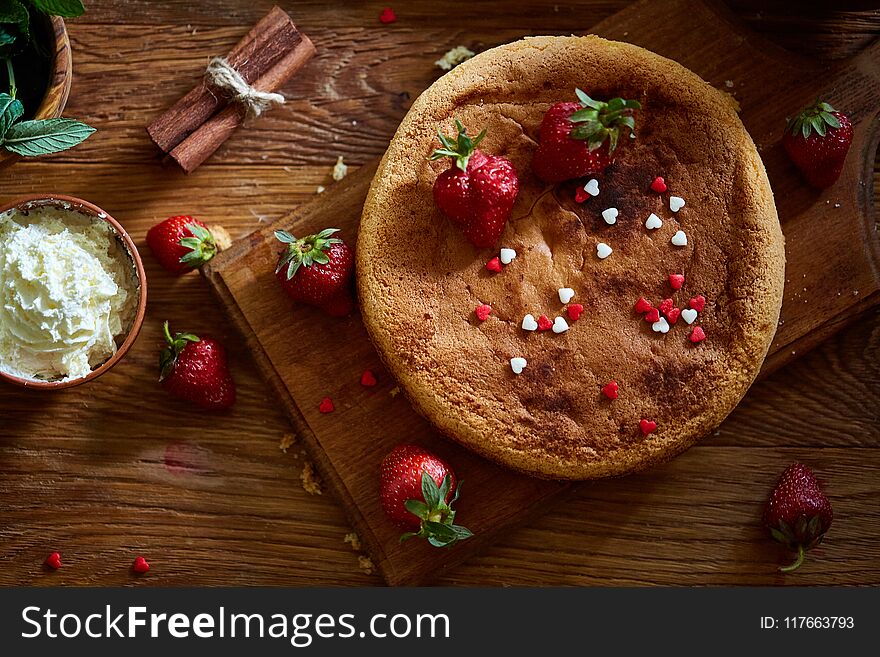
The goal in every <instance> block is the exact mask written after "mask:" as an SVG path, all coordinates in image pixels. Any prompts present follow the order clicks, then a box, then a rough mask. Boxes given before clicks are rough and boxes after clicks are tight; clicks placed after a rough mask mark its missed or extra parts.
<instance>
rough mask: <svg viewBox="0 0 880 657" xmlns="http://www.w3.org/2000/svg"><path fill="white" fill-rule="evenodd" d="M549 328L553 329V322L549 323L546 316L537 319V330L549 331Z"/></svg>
mask: <svg viewBox="0 0 880 657" xmlns="http://www.w3.org/2000/svg"><path fill="white" fill-rule="evenodd" d="M551 328H553V322H551V321H550V318H549V317H547V315H541V316H540V317H539V318H538V330H539V331H549V330H550V329H551Z"/></svg>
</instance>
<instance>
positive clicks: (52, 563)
mask: <svg viewBox="0 0 880 657" xmlns="http://www.w3.org/2000/svg"><path fill="white" fill-rule="evenodd" d="M46 565H47V566H49V568H51V569H52V570H58V569H59V568H61V553H60V552H53V553H52V554H50V555H49V556H48V557H46Z"/></svg>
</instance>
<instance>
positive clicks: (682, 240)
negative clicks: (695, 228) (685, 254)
mask: <svg viewBox="0 0 880 657" xmlns="http://www.w3.org/2000/svg"><path fill="white" fill-rule="evenodd" d="M669 241H670V242H672V243H673V244H674V245H675V246H687V245H688V236H687V235H685V234H684V231H683V230H680V231H678V232H677V233H676V234H675V235H673V236H672V239H671V240H669Z"/></svg>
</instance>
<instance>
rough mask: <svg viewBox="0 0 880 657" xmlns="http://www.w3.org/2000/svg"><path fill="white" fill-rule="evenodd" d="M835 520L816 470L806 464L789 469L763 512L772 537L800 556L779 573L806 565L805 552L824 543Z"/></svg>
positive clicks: (798, 464) (793, 465) (788, 571)
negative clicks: (823, 540)
mask: <svg viewBox="0 0 880 657" xmlns="http://www.w3.org/2000/svg"><path fill="white" fill-rule="evenodd" d="M833 518H834V514H833V512H832V511H831V502H829V501H828V498H827V497H826V496H825V493H823V492H822V489H821V488H820V486H819V482H818V481H816V477H815V475H814V474H813V471H812V470H810V468H808V467H807V466H806V465H804V464H803V463H793V464H792V465H790V466H788V467H787V468H786V469H785V472H783V473H782V476H781V477H780V478H779V481H778V482H777V483H776V488H774V489H773V492H772V493H771V494H770V500H769V501H768V502H767V508H766V509H765V510H764V525H765V526H766V527H767V528H768V529H769V530H770V533H771V534H772V535H773V538H775V539H776V540H777V541H779V542H780V543H782V544H783V545H785V546H786V547H788V548H789V549H790V550H797V553H798V556H797V559H796V560H795V562H794V563H792V564H791V565H790V566H785V567H783V568H780V569H779V570H781V571H782V572H784V573H790V572H791V571H793V570H796V569H797V568H798V567H799V566H800V565H801V564H802V563H803V562H804V552H806V551H807V550H811V549H812V548H814V547H816V546H817V545H818V544H819V543H820V542H821V541H822V537H824V536H825V532H827V531H828V528H829V527H831V521H832V519H833Z"/></svg>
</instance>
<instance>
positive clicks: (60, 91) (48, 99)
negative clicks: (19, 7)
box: [0, 16, 73, 169]
mask: <svg viewBox="0 0 880 657" xmlns="http://www.w3.org/2000/svg"><path fill="white" fill-rule="evenodd" d="M49 20H51V25H49V26H47V30H48V31H49V33H50V34H51V35H53V37H54V45H53V53H54V55H53V56H52V65H51V69H50V72H49V80H48V84H47V87H46V95H45V96H43V101H42V102H41V103H40V106H39V107H38V108H37V112H36V114H34V117H33V118H35V119H57V118H58V117H60V116H61V113H62V112H63V111H64V108H65V106H66V105H67V96H68V95H69V94H70V83H71V81H72V80H73V59H72V58H71V55H70V39H68V37H67V28H66V27H65V26H64V21H63V20H62V19H61V18H59V17H58V16H52V17H51V19H49ZM19 159H21V157H20V156H18V155H16V154H15V153H10V152H9V151H6V150H3V149H0V169H3V168H4V167H8V166H9V165H11V164H13V163H14V162H16V161H18V160H19Z"/></svg>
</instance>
